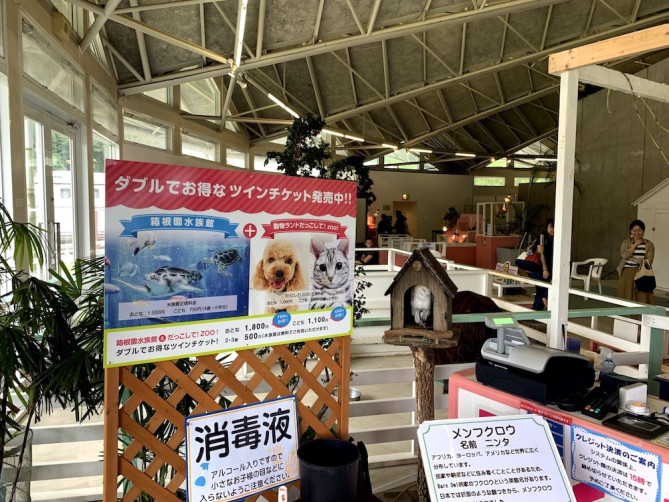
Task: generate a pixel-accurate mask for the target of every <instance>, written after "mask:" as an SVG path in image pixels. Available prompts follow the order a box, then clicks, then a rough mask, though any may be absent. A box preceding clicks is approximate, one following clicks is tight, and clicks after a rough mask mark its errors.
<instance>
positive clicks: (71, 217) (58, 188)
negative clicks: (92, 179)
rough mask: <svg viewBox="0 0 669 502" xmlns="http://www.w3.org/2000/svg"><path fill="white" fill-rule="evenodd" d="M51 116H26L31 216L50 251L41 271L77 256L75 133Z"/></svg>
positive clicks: (29, 208) (25, 129) (70, 263)
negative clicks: (41, 231) (44, 236)
mask: <svg viewBox="0 0 669 502" xmlns="http://www.w3.org/2000/svg"><path fill="white" fill-rule="evenodd" d="M68 129H69V128H68V127H67V126H66V125H65V124H59V123H57V122H55V121H53V120H52V119H47V118H41V117H35V116H26V117H25V119H24V136H25V144H26V148H25V152H26V153H25V156H26V158H25V162H26V185H27V204H28V219H29V221H30V222H31V223H33V224H34V225H36V226H38V227H40V228H42V229H44V231H45V232H46V235H47V236H48V240H49V244H50V246H49V247H50V252H49V259H48V263H47V264H46V267H45V270H43V271H42V277H45V278H46V277H47V275H48V272H47V271H48V268H49V267H53V268H55V267H57V265H58V262H59V261H63V262H64V263H65V264H66V265H67V266H71V265H72V264H73V263H74V259H75V249H76V247H75V244H76V242H75V238H76V235H75V232H74V229H75V194H76V192H75V181H76V180H75V176H74V175H73V173H74V167H75V166H74V155H73V152H74V134H73V133H71V132H70V131H68Z"/></svg>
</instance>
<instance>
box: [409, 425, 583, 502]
mask: <svg viewBox="0 0 669 502" xmlns="http://www.w3.org/2000/svg"><path fill="white" fill-rule="evenodd" d="M418 444H419V445H420V451H421V458H422V460H423V468H424V469H425V476H426V478H427V482H428V489H429V491H430V500H463V501H467V502H486V501H491V500H503V501H504V502H520V501H536V500H538V499H539V498H540V497H543V498H544V499H545V500H560V501H574V502H575V501H576V497H575V496H574V493H573V491H572V488H571V484H570V482H569V478H568V476H567V473H566V471H565V469H564V465H563V464H562V461H561V460H560V456H559V454H558V451H557V449H556V447H555V444H554V443H553V439H552V437H551V432H550V429H549V427H548V425H547V424H546V422H545V421H544V419H543V418H542V417H539V416H536V415H523V416H518V415H511V416H504V417H487V418H476V419H471V418H470V419H450V420H431V421H427V422H423V423H422V424H421V425H420V426H419V428H418Z"/></svg>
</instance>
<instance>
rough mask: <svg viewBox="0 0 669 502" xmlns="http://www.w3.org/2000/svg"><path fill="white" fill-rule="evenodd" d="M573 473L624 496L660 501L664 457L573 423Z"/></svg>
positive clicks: (624, 497)
mask: <svg viewBox="0 0 669 502" xmlns="http://www.w3.org/2000/svg"><path fill="white" fill-rule="evenodd" d="M571 437H572V442H571V445H572V455H571V476H572V478H574V479H575V480H578V481H582V482H583V483H586V484H588V485H591V486H594V487H595V488H599V489H600V490H603V491H605V492H607V493H609V494H610V495H613V496H614V497H617V498H619V499H621V500H630V501H634V502H651V501H654V502H659V501H660V479H661V470H662V458H661V457H660V456H659V455H657V454H655V453H651V452H649V451H646V450H641V449H640V448H637V447H635V446H633V445H630V444H627V443H623V442H622V441H618V440H616V439H613V438H610V437H608V436H604V435H602V434H598V433H596V432H594V431H591V430H588V429H584V428H583V427H579V426H577V425H573V426H572V431H571Z"/></svg>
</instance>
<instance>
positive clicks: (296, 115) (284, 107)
mask: <svg viewBox="0 0 669 502" xmlns="http://www.w3.org/2000/svg"><path fill="white" fill-rule="evenodd" d="M267 97H268V98H269V99H271V100H272V101H274V102H275V103H276V104H277V105H279V106H280V107H281V108H283V109H284V110H286V111H287V112H288V113H290V114H291V115H292V116H293V117H295V118H296V119H297V118H299V117H300V116H299V115H298V113H297V112H296V111H295V110H293V109H292V108H290V107H289V106H288V105H286V104H285V103H284V102H283V101H281V100H280V99H279V98H277V97H276V96H274V94H272V93H271V92H268V93H267Z"/></svg>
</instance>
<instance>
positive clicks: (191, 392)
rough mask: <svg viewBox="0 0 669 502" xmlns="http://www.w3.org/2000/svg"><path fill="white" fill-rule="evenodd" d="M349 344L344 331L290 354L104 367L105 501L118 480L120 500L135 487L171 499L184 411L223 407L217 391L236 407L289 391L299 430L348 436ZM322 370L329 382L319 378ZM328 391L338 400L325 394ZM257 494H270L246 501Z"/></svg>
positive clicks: (180, 467)
mask: <svg viewBox="0 0 669 502" xmlns="http://www.w3.org/2000/svg"><path fill="white" fill-rule="evenodd" d="M350 347H351V338H350V336H342V337H338V338H335V339H334V341H333V342H332V344H331V345H330V346H329V347H328V348H327V349H325V348H323V347H322V346H321V345H320V344H319V343H318V341H316V340H312V341H308V342H305V344H304V348H303V349H302V350H301V351H300V352H299V353H298V354H297V355H293V354H292V353H291V351H290V350H289V349H288V346H287V345H277V346H274V347H271V348H270V352H269V354H267V355H265V356H263V357H259V356H257V355H256V352H255V351H254V350H240V351H238V352H237V353H236V354H237V357H236V358H234V360H233V361H232V363H230V364H229V365H226V364H225V361H222V360H221V361H219V359H220V358H218V359H217V357H215V356H213V355H210V356H200V357H198V358H196V362H195V363H194V364H189V365H184V364H181V365H180V364H179V361H161V362H156V363H154V365H152V366H151V369H149V370H145V371H131V370H133V368H132V367H121V368H111V369H108V370H107V372H106V377H105V448H104V451H105V453H104V463H105V467H104V474H105V476H104V502H112V501H115V500H117V482H118V481H119V480H120V481H123V482H124V483H125V484H126V485H127V491H125V493H124V495H123V497H122V499H120V500H122V501H124V502H129V501H135V500H137V499H138V498H140V496H141V495H142V493H144V494H148V495H149V496H151V497H153V498H154V499H155V500H157V501H160V502H178V501H179V498H178V497H177V495H176V492H177V490H178V488H179V487H180V486H181V485H182V484H183V482H184V481H185V480H186V462H185V460H184V456H183V452H184V441H185V423H184V420H185V416H184V411H183V410H184V408H186V409H187V410H188V411H187V412H186V413H188V414H189V415H198V414H202V413H206V412H210V411H216V410H220V409H222V408H223V407H224V406H222V404H223V403H222V397H225V398H226V401H225V406H227V407H237V406H242V405H245V404H251V403H257V402H259V401H264V400H269V399H274V398H278V397H284V396H289V395H291V394H293V393H294V394H295V395H296V397H297V411H298V415H299V419H300V424H299V430H300V435H303V434H304V433H305V432H307V430H308V429H311V430H313V432H314V433H315V437H333V436H336V437H341V438H347V437H348V395H349V376H350ZM312 352H313V353H314V354H315V356H316V357H315V358H314V359H310V360H309V364H308V368H307V364H306V361H307V360H308V359H309V355H310V354H311V353H312ZM279 358H280V359H281V360H283V362H284V363H285V366H286V368H287V369H286V370H285V371H283V372H280V371H279V372H277V371H276V369H275V368H276V367H277V363H278V362H279ZM244 364H246V365H247V367H246V368H245V369H246V372H247V373H248V374H249V375H251V377H250V378H249V379H248V381H246V382H243V381H242V380H241V379H240V375H242V374H244V372H243V371H242V370H243V369H244V368H243V366H244ZM184 368H186V369H185V370H184ZM135 369H137V368H135ZM326 371H327V372H328V373H329V375H330V380H329V381H328V382H324V381H323V380H324V379H323V374H324V373H325V372H326ZM277 373H280V374H277ZM136 375H138V376H136ZM293 377H299V378H300V380H301V383H300V385H299V386H298V388H297V389H296V390H295V391H294V392H291V391H290V389H289V382H290V381H291V379H292V378H293ZM335 389H336V390H337V396H340V397H339V398H336V397H333V395H332V393H333V391H334V390H335ZM168 394H169V395H168ZM163 396H164V397H163ZM341 396H343V398H342V397H341ZM160 438H162V439H160ZM142 459H143V460H142ZM263 498H264V499H266V500H268V501H270V502H274V501H276V499H277V498H276V493H275V492H273V491H268V492H264V493H263V494H262V495H254V496H252V497H249V498H248V499H247V500H248V501H250V502H252V501H257V500H263Z"/></svg>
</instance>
